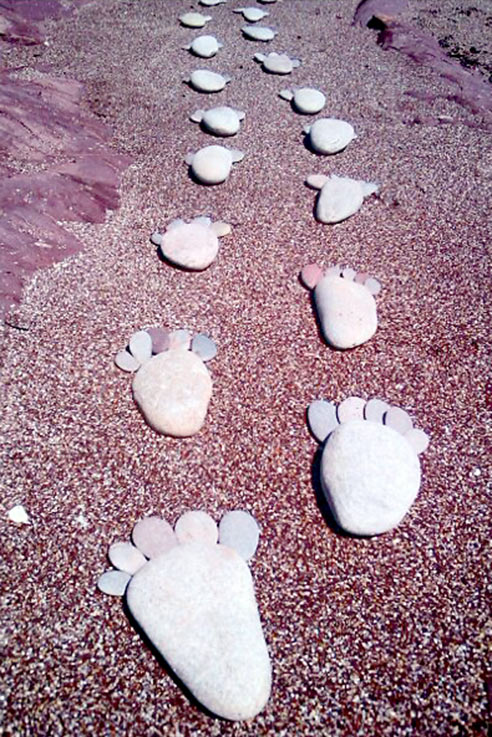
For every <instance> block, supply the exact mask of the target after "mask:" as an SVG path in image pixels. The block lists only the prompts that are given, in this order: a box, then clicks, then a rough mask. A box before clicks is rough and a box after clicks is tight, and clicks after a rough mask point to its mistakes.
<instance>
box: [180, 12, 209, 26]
mask: <svg viewBox="0 0 492 737" xmlns="http://www.w3.org/2000/svg"><path fill="white" fill-rule="evenodd" d="M209 20H212V16H210V15H203V14H202V13H184V14H183V15H180V16H179V21H180V23H181V24H182V25H183V26H187V27H188V28H203V26H204V25H206V24H207V23H208V22H209Z"/></svg>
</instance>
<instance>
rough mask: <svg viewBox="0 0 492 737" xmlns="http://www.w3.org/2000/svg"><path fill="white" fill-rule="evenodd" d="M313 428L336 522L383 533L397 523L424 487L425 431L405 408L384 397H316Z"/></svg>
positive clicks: (325, 491)
mask: <svg viewBox="0 0 492 737" xmlns="http://www.w3.org/2000/svg"><path fill="white" fill-rule="evenodd" d="M307 419H308V425H309V428H310V430H311V432H312V434H313V435H314V437H315V438H316V439H317V440H318V441H319V442H320V443H321V444H324V445H323V450H322V454H321V466H320V481H321V489H322V491H323V494H324V496H325V498H326V501H327V502H328V505H329V507H330V510H331V512H332V514H333V517H334V518H335V521H336V522H337V524H338V525H339V526H340V527H341V528H342V529H343V530H345V531H346V532H349V533H351V534H354V535H380V534H381V533H383V532H387V531H388V530H391V529H393V528H394V527H396V526H397V525H398V524H399V523H400V522H401V520H402V519H403V517H404V516H405V514H406V513H407V512H408V510H409V509H410V507H411V505H412V504H413V502H414V500H415V498H416V496H417V494H418V491H419V488H420V476H421V472H420V462H419V459H418V454H420V453H422V452H423V451H424V450H425V449H426V448H427V446H428V443H429V438H428V436H427V435H426V433H425V432H423V431H422V430H419V429H417V428H415V427H414V426H413V422H412V419H411V418H410V416H409V415H408V413H407V412H405V411H404V410H402V409H400V408H399V407H392V406H390V405H389V404H388V403H387V402H383V401H382V400H380V399H370V400H369V401H368V402H366V401H365V400H364V399H362V398H360V397H348V398H347V399H345V400H344V401H343V402H341V404H339V405H338V407H336V406H335V405H334V404H333V403H332V402H328V401H326V400H323V399H317V400H315V401H314V402H312V403H311V404H310V405H309V407H308V411H307Z"/></svg>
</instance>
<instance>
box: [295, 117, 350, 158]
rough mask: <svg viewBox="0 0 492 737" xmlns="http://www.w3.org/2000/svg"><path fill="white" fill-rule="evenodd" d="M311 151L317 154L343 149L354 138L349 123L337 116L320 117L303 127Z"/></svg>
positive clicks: (334, 152) (332, 152)
mask: <svg viewBox="0 0 492 737" xmlns="http://www.w3.org/2000/svg"><path fill="white" fill-rule="evenodd" d="M305 130H306V133H308V134H309V142H310V144H311V148H312V149H313V151H316V153H318V154H336V153H338V152H339V151H343V149H344V148H346V146H348V144H349V143H350V141H351V140H352V139H353V138H355V131H354V129H353V127H352V126H351V125H350V123H347V122H346V121H345V120H338V119H337V118H320V119H319V120H315V121H314V123H313V124H312V125H311V126H307V128H306V129H305Z"/></svg>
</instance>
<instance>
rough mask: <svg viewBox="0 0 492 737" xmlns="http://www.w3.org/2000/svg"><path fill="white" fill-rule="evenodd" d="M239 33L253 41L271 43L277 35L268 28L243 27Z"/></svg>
mask: <svg viewBox="0 0 492 737" xmlns="http://www.w3.org/2000/svg"><path fill="white" fill-rule="evenodd" d="M241 31H242V32H243V33H244V35H245V36H246V37H247V38H251V39H253V41H271V40H272V39H273V38H275V36H276V35H277V34H276V31H274V30H273V29H272V28H268V26H243V27H242V28H241Z"/></svg>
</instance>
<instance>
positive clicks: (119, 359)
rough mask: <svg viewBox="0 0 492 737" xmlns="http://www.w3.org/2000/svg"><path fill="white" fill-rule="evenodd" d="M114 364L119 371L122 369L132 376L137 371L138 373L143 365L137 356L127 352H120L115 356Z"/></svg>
mask: <svg viewBox="0 0 492 737" xmlns="http://www.w3.org/2000/svg"><path fill="white" fill-rule="evenodd" d="M114 362H115V364H116V365H117V366H118V368H119V369H121V370H122V371H128V372H129V373H132V374H133V373H134V372H135V371H138V369H139V368H140V365H141V364H140V361H138V360H137V359H136V358H135V356H132V354H131V353H130V352H129V351H126V350H123V351H119V352H118V353H117V354H116V356H115V359H114Z"/></svg>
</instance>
